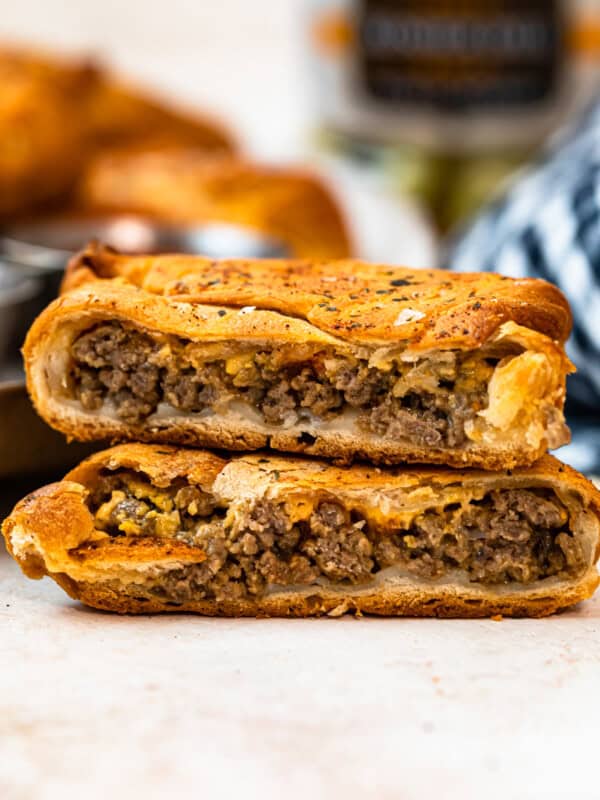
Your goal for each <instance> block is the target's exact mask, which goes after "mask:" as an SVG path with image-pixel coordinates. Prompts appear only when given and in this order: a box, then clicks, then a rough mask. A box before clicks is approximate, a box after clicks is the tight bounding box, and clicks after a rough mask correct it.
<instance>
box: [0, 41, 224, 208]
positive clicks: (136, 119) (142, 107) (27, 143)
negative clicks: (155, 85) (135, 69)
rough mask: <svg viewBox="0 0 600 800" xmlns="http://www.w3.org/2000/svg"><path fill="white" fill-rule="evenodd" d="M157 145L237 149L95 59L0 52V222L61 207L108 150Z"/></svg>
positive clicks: (212, 126) (209, 125) (220, 132)
mask: <svg viewBox="0 0 600 800" xmlns="http://www.w3.org/2000/svg"><path fill="white" fill-rule="evenodd" d="M151 146H152V147H157V146H165V147H166V146H169V147H174V146H188V147H189V146H193V147H196V148H200V149H203V150H205V151H220V152H232V151H233V150H234V147H235V145H234V143H233V140H232V137H231V136H230V134H229V133H228V132H226V131H225V129H224V128H223V127H222V126H221V125H219V124H217V123H216V122H214V121H213V120H210V119H208V118H207V117H204V116H203V115H201V114H197V113H195V112H191V111H183V110H179V109H178V108H176V107H174V106H171V105H170V104H169V103H166V102H163V101H162V100H160V99H157V98H155V97H153V96H152V94H150V93H148V92H144V91H142V90H138V89H136V88H134V87H129V86H127V85H126V84H124V83H122V82H121V81H120V80H119V79H117V78H115V77H114V76H113V75H112V74H111V73H110V72H109V71H107V70H105V69H104V68H102V67H100V66H98V65H96V64H94V63H93V62H92V61H91V60H86V59H76V58H67V57H61V56H58V55H55V54H49V53H44V52H43V51H39V50H33V49H26V48H19V47H10V46H5V47H2V48H0V217H5V218H11V217H13V216H18V215H28V214H32V213H34V212H37V211H39V210H44V209H45V208H47V207H51V208H53V209H54V208H56V207H57V206H58V207H60V205H61V204H63V203H64V202H66V201H67V198H68V197H69V194H70V192H71V191H72V190H73V189H74V186H75V183H76V181H77V179H78V178H79V176H80V174H81V172H82V170H83V167H84V164H85V163H86V162H87V160H88V159H90V158H94V157H95V156H96V155H97V154H98V153H99V152H100V151H102V150H104V149H107V148H108V149H113V148H117V149H118V148H124V147H127V148H130V147H134V148H138V149H139V148H142V147H151Z"/></svg>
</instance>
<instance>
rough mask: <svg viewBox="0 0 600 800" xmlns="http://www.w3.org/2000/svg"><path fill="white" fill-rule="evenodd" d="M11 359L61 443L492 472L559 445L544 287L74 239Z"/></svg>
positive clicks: (563, 368)
mask: <svg viewBox="0 0 600 800" xmlns="http://www.w3.org/2000/svg"><path fill="white" fill-rule="evenodd" d="M64 288H65V290H66V291H65V293H64V295H63V296H62V297H61V298H59V299H58V300H57V301H55V302H54V303H52V304H51V305H50V306H49V307H48V308H47V309H46V310H45V311H44V312H43V313H42V314H41V316H40V317H39V318H38V319H37V321H36V322H35V323H34V325H33V327H32V329H31V331H30V333H29V335H28V337H27V341H26V344H25V349H24V354H25V360H26V369H27V377H28V385H29V390H30V393H31V396H32V398H33V400H34V403H35V405H36V407H37V409H38V411H39V413H40V414H41V415H42V416H43V417H44V419H45V420H46V421H47V422H49V423H50V424H51V425H52V426H54V427H55V428H57V429H58V430H60V431H62V432H64V433H65V434H67V436H69V437H72V438H75V439H81V440H93V439H106V438H108V439H112V440H115V439H127V440H137V441H150V442H167V443H171V444H187V445H194V446H209V447H225V448H229V449H232V450H256V449H260V448H263V447H266V446H269V447H271V448H272V449H274V450H281V451H295V452H304V453H309V454H312V455H321V456H327V457H330V458H334V459H336V460H337V461H339V462H349V461H350V460H352V459H353V458H354V457H360V458H367V459H369V460H371V461H373V462H376V463H399V462H404V461H412V462H414V461H420V462H434V463H436V462H437V463H445V464H450V465H468V466H482V467H484V468H488V469H493V468H496V467H511V466H514V465H517V464H529V463H532V462H533V461H534V460H535V459H536V458H537V457H539V456H540V455H541V454H542V453H543V452H545V451H546V449H547V448H548V447H557V446H558V445H561V444H564V443H565V442H566V441H568V430H567V428H566V427H565V424H564V419H563V413H562V406H563V400H564V391H565V375H566V373H567V372H568V371H569V370H570V364H569V361H568V360H567V358H566V356H565V354H564V351H563V342H564V340H565V339H566V337H567V335H568V333H569V330H570V325H571V318H570V313H569V308H568V305H567V303H566V301H565V299H564V297H563V295H562V294H561V293H560V292H559V291H558V290H557V289H556V288H554V287H553V286H551V285H550V284H547V283H545V282H543V281H538V280H511V279H505V278H501V277H499V276H496V275H478V274H471V275H466V274H461V275H453V274H448V273H446V272H441V271H433V272H421V271H411V270H407V269H398V268H396V269H391V268H388V267H384V266H377V265H369V264H363V263H360V262H356V261H338V262H309V261H243V260H224V261H211V260H208V259H203V258H196V257H190V256H158V257H127V256H121V255H118V254H116V253H114V252H112V251H109V250H107V249H102V248H91V249H89V250H88V251H86V252H84V253H83V254H82V255H80V256H79V257H77V258H76V259H75V260H74V262H73V263H72V264H71V265H70V268H69V271H68V273H67V277H66V279H65V287H64Z"/></svg>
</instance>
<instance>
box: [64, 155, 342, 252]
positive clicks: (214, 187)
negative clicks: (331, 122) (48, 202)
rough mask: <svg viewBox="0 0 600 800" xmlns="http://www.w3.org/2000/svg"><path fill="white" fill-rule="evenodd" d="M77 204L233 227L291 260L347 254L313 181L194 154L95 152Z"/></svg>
mask: <svg viewBox="0 0 600 800" xmlns="http://www.w3.org/2000/svg"><path fill="white" fill-rule="evenodd" d="M77 202H78V204H79V206H80V207H81V208H83V209H89V210H91V211H100V212H115V211H116V212H119V211H128V212H138V213H140V214H144V215H148V216H153V217H157V218H159V219H161V220H166V221H169V222H175V223H190V224H195V223H203V222H225V223H233V224H239V225H241V226H246V227H248V228H252V229H254V230H257V231H260V232H261V233H264V234H267V235H268V236H270V237H272V238H273V239H274V240H276V241H278V242H280V243H281V244H283V245H285V247H286V248H287V250H288V251H289V252H290V254H291V255H293V256H295V257H298V258H304V257H312V258H345V257H347V256H349V255H350V254H351V249H352V248H351V244H350V240H349V236H348V233H347V230H346V226H345V224H344V221H343V219H342V216H341V214H340V211H339V209H338V207H337V204H336V203H335V201H334V199H333V197H332V195H331V192H330V190H329V189H328V188H327V187H326V186H325V184H324V183H323V182H322V181H321V180H320V179H319V178H318V177H317V176H316V175H312V174H311V173H310V172H308V171H305V170H298V169H293V168H287V167H268V166H266V165H259V164H252V163H250V162H248V161H244V160H241V159H240V158H238V157H231V156H223V155H219V154H211V153H207V152H206V150H201V149H198V148H195V149H192V148H189V149H185V148H181V147H179V148H177V149H173V148H167V147H162V148H160V149H139V150H135V149H134V150H129V151H121V152H102V153H100V154H99V155H98V156H97V157H96V158H95V159H93V160H92V161H91V162H90V163H89V164H88V165H87V168H86V170H85V172H84V174H83V176H82V179H81V183H80V189H79V195H78V200H77Z"/></svg>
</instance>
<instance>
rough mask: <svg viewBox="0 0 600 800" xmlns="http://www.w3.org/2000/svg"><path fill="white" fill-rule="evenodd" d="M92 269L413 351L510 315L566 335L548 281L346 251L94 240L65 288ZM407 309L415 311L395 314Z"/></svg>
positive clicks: (491, 328) (170, 293) (554, 335)
mask: <svg viewBox="0 0 600 800" xmlns="http://www.w3.org/2000/svg"><path fill="white" fill-rule="evenodd" d="M98 278H121V279H124V280H125V281H126V282H127V283H130V284H133V285H134V286H137V287H139V288H141V289H144V291H146V292H149V293H151V294H155V295H159V296H163V297H168V298H172V299H173V300H177V301H178V302H182V301H183V302H188V303H198V304H199V303H202V304H211V305H219V306H232V307H233V308H240V307H243V306H255V307H256V308H259V309H269V310H271V311H278V312H280V313H281V314H287V315H289V316H291V317H296V318H299V319H304V320H306V321H307V322H310V323H311V324H312V325H314V326H315V327H316V328H319V329H320V330H321V331H323V332H325V333H328V334H330V335H332V336H336V337H339V338H341V339H346V340H348V341H352V342H356V343H360V344H387V343H389V342H390V341H394V342H405V341H409V342H410V346H411V350H420V351H425V350H431V349H434V348H442V349H451V348H455V347H457V348H462V349H468V348H474V347H479V346H480V345H482V344H483V343H484V342H486V341H487V340H488V339H489V338H490V337H491V336H492V335H493V334H494V333H495V332H496V331H497V330H498V328H499V327H500V325H502V323H504V322H509V321H512V322H516V323H517V324H518V325H522V326H524V327H526V328H530V329H531V330H533V331H538V332H540V333H543V334H545V335H546V336H548V337H549V338H550V339H553V340H556V341H558V342H560V343H564V342H565V341H566V340H567V338H568V336H569V333H570V332H571V326H572V322H573V320H572V316H571V310H570V308H569V304H568V302H567V300H566V298H565V296H564V295H563V294H562V292H561V291H560V290H559V289H557V287H556V286H553V285H552V284H550V283H547V282H546V281H542V280H538V279H535V278H519V279H515V278H507V277H505V276H503V275H496V274H494V273H489V272H488V273H477V272H474V273H449V272H446V271H444V270H414V269H407V268H403V267H390V266H386V265H383V264H367V263H365V262H362V261H355V260H350V259H348V260H339V261H326V260H324V261H313V260H308V259H306V260H302V261H299V260H279V261H277V260H244V259H222V260H220V261H215V260H212V259H208V258H202V257H200V256H186V255H164V256H127V255H121V254H119V253H116V252H115V251H114V250H111V249H110V248H108V247H102V246H101V245H94V244H92V245H90V246H89V247H88V248H86V249H85V250H84V251H82V252H81V253H80V254H79V255H77V256H75V257H74V258H73V259H72V260H71V262H70V264H69V265H68V268H67V271H66V275H65V280H64V284H63V292H64V291H68V290H69V289H71V288H74V287H76V286H80V285H81V284H82V283H86V282H87V281H90V280H97V279H98ZM408 311H410V312H417V314H411V315H410V316H409V317H408V319H406V320H405V321H399V319H398V318H399V317H400V318H401V319H402V316H403V314H404V315H405V314H406V313H407V312H408ZM411 317H414V318H412V319H411Z"/></svg>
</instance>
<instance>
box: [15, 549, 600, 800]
mask: <svg viewBox="0 0 600 800" xmlns="http://www.w3.org/2000/svg"><path fill="white" fill-rule="evenodd" d="M0 593H1V594H0V643H1V645H0V646H1V651H2V658H1V661H0V685H1V687H2V696H1V698H0V797H2V798H3V800H29V799H30V798H32V799H33V798H35V800H47V798H55V797H56V798H57V797H61V799H62V800H67V799H70V798H71V797H85V798H86V800H87V799H91V798H105V797H112V798H121V797H127V798H138V797H143V798H145V799H147V800H150V799H151V798H165V797H172V798H175V797H185V796H192V797H193V796H205V797H210V798H211V799H212V798H221V797H223V798H230V797H236V796H239V797H242V798H244V800H249V799H250V798H271V797H273V798H280V797H281V798H287V799H288V800H296V798H302V800H306V798H346V799H347V800H353V799H354V798H357V800H358V798H361V799H362V798H377V800H385V799H386V798H402V800H412V799H413V798H414V799H415V800H421V799H422V798H429V797H440V798H444V800H454V798H456V800H469V799H470V798H481V797H486V800H495V798H503V800H506V798H516V797H518V798H539V797H553V798H554V797H556V798H567V797H568V798H588V797H589V798H597V797H598V794H599V790H598V786H597V777H596V776H597V764H596V760H597V758H596V753H597V728H598V723H597V718H598V712H599V711H600V695H599V693H598V674H599V667H600V626H599V621H600V599H599V600H597V601H591V602H588V603H586V604H584V605H583V606H581V607H580V608H579V609H577V610H575V611H572V612H568V613H566V614H562V615H561V616H558V617H554V618H550V619H546V620H538V621H533V620H531V621H530V620H514V621H511V620H503V621H500V622H495V621H492V620H489V621H484V622H469V621H437V620H410V619H409V620H379V619H364V618H363V619H361V620H356V619H353V618H343V619H339V620H329V619H324V620H297V621H292V620H290V621H285V620H260V621H254V620H250V621H248V620H246V621H243V620H239V621H238V620H230V621H227V620H213V619H203V618H195V617H189V616H172V617H168V618H121V617H115V616H109V615H107V614H101V613H97V612H92V611H87V610H85V609H84V608H82V607H81V606H79V605H77V604H75V603H73V602H72V601H70V600H68V599H67V598H65V597H64V595H63V594H62V593H61V592H60V590H59V589H57V587H55V586H54V585H52V584H51V583H50V582H49V581H47V580H46V581H43V582H40V583H35V582H31V581H27V580H26V579H25V578H23V577H22V576H21V574H20V573H19V572H18V570H17V568H16V566H15V565H14V564H13V563H12V561H10V560H9V559H8V558H5V557H2V556H0Z"/></svg>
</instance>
